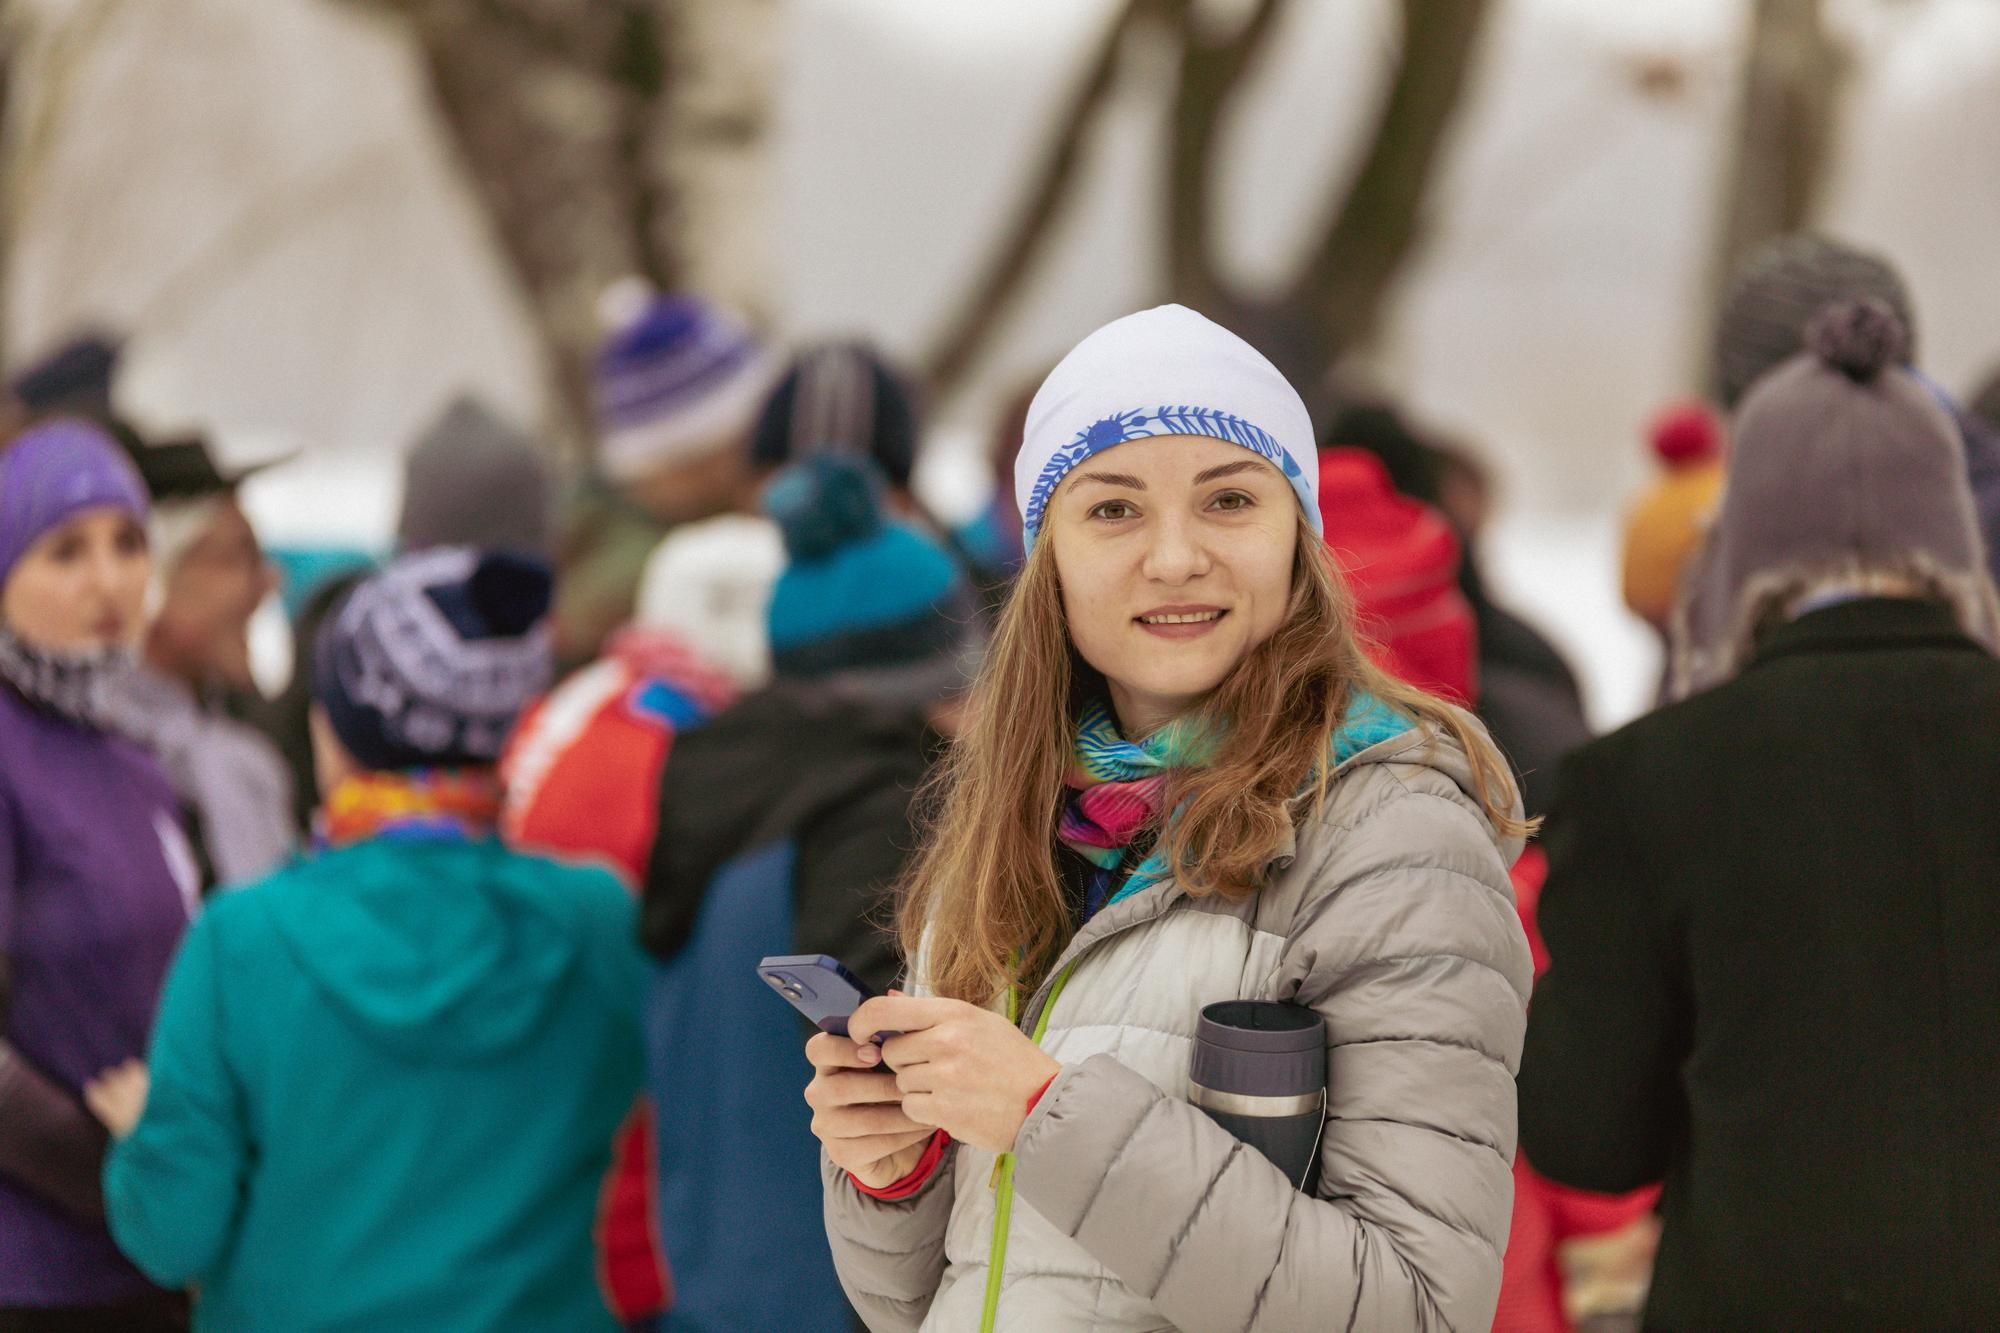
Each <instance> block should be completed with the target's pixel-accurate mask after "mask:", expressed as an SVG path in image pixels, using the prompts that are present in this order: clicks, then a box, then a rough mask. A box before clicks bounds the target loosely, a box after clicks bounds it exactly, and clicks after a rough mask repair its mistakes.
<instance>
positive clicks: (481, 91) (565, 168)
mask: <svg viewBox="0 0 2000 1333" xmlns="http://www.w3.org/2000/svg"><path fill="white" fill-rule="evenodd" d="M354 2H355V3H361V4H369V5H372V6H374V7H375V8H378V9H383V10H387V11H389V12H393V13H398V14H401V15H403V16H404V17H406V18H407V19H408V20H409V21H410V22H411V24H412V27H413V30H414V32H415V34H416V37H417V40H418V43H419V45H420V47H421V49H422V52H423V56H424V59H425V62H426V63H427V65H428V67H429V71H430V83H431V88H432V90H433V93H434V94H435V98H436V104H437V107H438V111H439V114H440V115H441V116H442V118H443V120H444V122H445V124H446V126H447V127H448V128H449V130H450V132H451V137H452V139H453V141H454V142H455V143H456V144H457V146H458V149H459V153H460V156H461V158H462V160H463V162H464V164H465V167H466V171H467V174H468V176H469V177H470V180H471V182H472V185H473V188H474V189H475V190H476V191H477V193H478V195H479V197H480V199H481V201H482V202H483V203H484V205H485V207H484V209H483V210H482V211H483V212H484V214H485V216H486V217H487V219H488V220H489V222H490V224H491V225H492V227H493V229H494V232H495V235H496V238H497V239H498V241H499V244H500V247H501V250H502V252H503V253H504V254H505V255H506V256H507V258H508V259H509V261H510V262H511V266H512V268H513V270H514V272H515V274H516V275H517V276H518V278H519V280H520V283H521V288H522V290H523V293H524V295H525V298H526V303H527V308H528V311H529V314H530V317H531V320H532V322H533V323H534V325H535V326H536V328H537V329H538V330H539V331H540V334H541V341H542V343H543V346H544V347H545V348H546V349H547V350H548V355H549V358H550V365H551V378H552V380H553V382H554V387H555V388H556V390H557V392H556V393H554V394H552V395H551V399H552V401H553V403H554V404H555V410H556V411H557V412H558V413H559V414H560V415H559V418H558V420H557V421H556V422H554V423H553V425H554V426H555V428H556V431H557V434H558V436H559V437H560V438H561V439H563V440H564V441H565V442H567V443H568V444H569V445H570V446H572V447H574V446H576V445H577V444H579V443H580V442H582V441H583V440H584V439H585V438H586V433H587V430H588V425H587V423H588V422H589V420H590V382H591V381H590V367H591V360H592V354H593V352H594V350H595V347H596V345H597V342H598V338H599V324H598V317H597V302H598V298H599V296H600V295H601V294H602V292H603V291H604V289H605V287H606V286H607V285H609V284H610V283H611V282H613V281H614V280H616V279H618V278H620V277H624V276H626V275H629V274H634V273H637V274H640V275H642V276H645V277H647V278H649V279H651V280H653V281H655V282H657V283H661V284H665V283H668V282H671V281H673V279H674V278H675V277H676V276H677V274H676V270H675V263H674V258H673V256H672V255H671V254H670V253H669V252H667V251H666V250H665V249H664V248H663V247H662V246H661V245H660V243H659V242H660V239H661V237H662V236H663V234H664V229H663V228H662V227H661V226H660V225H659V223H658V219H659V217H660V215H661V212H662V209H663V205H662V200H661V198H660V194H659V188H658V185H657V183H656V178H655V176H654V174H653V173H652V172H651V170H650V169H649V165H650V159H651V134H652V125H653V119H654V113H655V107H656V104H657V103H658V102H659V101H660V98H661V90H662V88H663V86H664V83H665V79H664V70H663V64H662V59H661V55H660V33H659V30H658V25H657V22H656V19H655V15H654V11H653V9H652V7H651V5H650V4H648V3H647V0H590V3H588V4H576V3H571V0H354Z"/></svg>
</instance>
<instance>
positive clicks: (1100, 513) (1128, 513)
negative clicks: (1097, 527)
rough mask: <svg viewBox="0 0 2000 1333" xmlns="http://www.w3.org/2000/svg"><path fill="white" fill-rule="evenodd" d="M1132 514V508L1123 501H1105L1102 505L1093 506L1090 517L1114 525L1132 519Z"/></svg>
mask: <svg viewBox="0 0 2000 1333" xmlns="http://www.w3.org/2000/svg"><path fill="white" fill-rule="evenodd" d="M1133 512H1134V511H1133V508H1132V506H1131V505H1129V504H1127V503H1126V502H1125V501H1123V500H1106V501H1105V502H1104V503H1103V504H1100V505H1093V506H1092V507H1091V510H1090V516H1091V517H1092V518H1101V519H1105V520H1107V521H1109V522H1112V523H1116V522H1118V521H1119V520H1121V519H1127V518H1130V517H1132V514H1133Z"/></svg>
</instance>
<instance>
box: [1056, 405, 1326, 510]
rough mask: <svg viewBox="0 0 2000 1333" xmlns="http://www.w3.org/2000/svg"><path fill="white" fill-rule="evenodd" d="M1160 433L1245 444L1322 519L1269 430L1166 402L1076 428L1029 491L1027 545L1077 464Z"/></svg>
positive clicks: (1213, 411)
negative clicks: (1052, 500) (1072, 437)
mask: <svg viewBox="0 0 2000 1333" xmlns="http://www.w3.org/2000/svg"><path fill="white" fill-rule="evenodd" d="M1156 435H1206V436H1209V437H1210V438H1212V439H1217V440H1227V441H1228V442H1229V443H1231V444H1240V445H1242V446H1243V447H1244V448H1246V449H1249V450H1251V451H1252V452H1254V453H1256V454H1257V455H1258V456H1259V457H1260V458H1264V459H1266V460H1268V461H1269V462H1271V463H1272V464H1273V465H1275V466H1276V467H1277V469H1278V471H1279V472H1281V473H1283V474H1284V477H1285V480H1286V481H1288V482H1290V483H1291V484H1292V490H1293V491H1294V492H1295V493H1296V494H1297V495H1298V497H1299V503H1300V504H1301V505H1303V506H1304V507H1305V509H1306V513H1307V516H1308V517H1309V518H1313V519H1315V520H1317V518H1318V517H1319V515H1318V512H1317V507H1316V503H1315V501H1314V499H1313V494H1312V490H1311V487H1310V484H1309V483H1308V481H1307V479H1306V477H1305V474H1304V473H1303V472H1301V471H1300V470H1299V465H1298V463H1297V461H1296V460H1294V459H1293V458H1292V456H1291V454H1289V453H1287V452H1286V451H1285V447H1284V446H1283V445H1281V444H1279V443H1278V441H1277V438H1276V437H1275V436H1273V435H1272V434H1271V433H1270V432H1269V431H1267V430H1265V429H1264V428H1263V427H1261V426H1259V425H1257V424H1256V423H1254V422H1251V421H1246V420H1245V419H1243V418H1242V417H1239V416H1237V415H1236V414H1235V413H1233V412H1224V411H1220V410H1218V409H1216V408H1212V407H1200V406H1195V405H1191V404H1186V403H1183V404H1179V405H1177V406H1175V405H1165V404H1163V405H1161V406H1159V407H1156V408H1153V409H1152V410H1151V411H1148V410H1147V409H1145V408H1143V407H1135V408H1131V409H1129V410H1127V411H1123V412H1114V413H1112V414H1111V415H1110V416H1107V417H1102V418H1100V419H1098V420H1096V421H1093V422H1091V423H1090V425H1088V426H1086V427H1084V428H1083V429H1082V430H1080V431H1078V432H1077V433H1076V438H1075V439H1073V440H1071V441H1070V442H1069V443H1068V444H1066V445H1064V446H1063V447H1062V448H1060V449H1058V450H1056V452H1055V453H1054V454H1053V455H1051V456H1050V458H1049V461H1048V462H1047V463H1046V464H1044V465H1043V467H1042V470H1041V473H1040V475H1039V476H1037V477H1036V478H1035V485H1034V488H1033V489H1032V490H1031V491H1030V492H1029V493H1028V506H1027V511H1026V513H1025V514H1023V516H1022V527H1023V530H1024V531H1025V533H1026V535H1027V540H1028V543H1029V545H1033V544H1034V540H1035V534H1036V533H1037V532H1038V531H1040V529H1041V526H1042V512H1043V510H1045V509H1046V508H1047V507H1048V503H1049V498H1050V497H1051V496H1053V495H1054V494H1055V491H1056V487H1057V486H1059V485H1061V484H1062V479H1063V478H1064V477H1066V476H1068V475H1069V474H1070V471H1071V470H1072V469H1074V468H1075V467H1076V465H1077V464H1079V463H1081V462H1083V461H1084V460H1085V459H1087V458H1089V457H1091V456H1092V455H1094V454H1098V453H1102V452H1103V451H1104V450H1106V449H1109V448H1111V447H1112V446H1113V445H1119V444H1124V443H1125V442H1126V441H1128V440H1142V439H1147V438H1149V437H1152V436H1156Z"/></svg>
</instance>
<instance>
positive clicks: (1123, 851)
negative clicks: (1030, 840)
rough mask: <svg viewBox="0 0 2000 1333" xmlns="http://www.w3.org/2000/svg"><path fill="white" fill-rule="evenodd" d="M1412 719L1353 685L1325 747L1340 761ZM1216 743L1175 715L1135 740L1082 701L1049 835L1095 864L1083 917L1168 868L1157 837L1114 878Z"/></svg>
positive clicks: (1099, 707)
mask: <svg viewBox="0 0 2000 1333" xmlns="http://www.w3.org/2000/svg"><path fill="white" fill-rule="evenodd" d="M1413 725H1414V724H1413V723H1412V722H1411V721H1410V720H1409V719H1408V718H1406V717H1404V716H1403V715H1402V714H1401V713H1399V712H1397V711H1395V710H1394V709H1392V708H1390V707H1389V706H1388V705H1387V704H1385V703H1383V702H1382V701H1381V700H1380V699H1377V698H1376V697H1375V696H1374V695H1372V694H1368V693H1366V692H1365V691H1361V690H1356V691H1355V692H1354V696H1353V698H1351V699H1350V700H1349V701H1348V705H1347V716H1346V719H1345V720H1344V721H1343V722H1342V723H1341V724H1340V729H1339V730H1338V731H1336V732H1334V734H1333V737H1332V741H1331V743H1330V744H1329V746H1328V750H1329V752H1330V755H1331V759H1332V762H1333V764H1334V765H1335V766H1338V765H1340V764H1343V763H1345V762H1347V761H1348V760H1349V759H1352V758H1353V757H1354V756H1355V755H1357V754H1360V753H1361V752H1362V751H1363V750H1365V749H1367V748H1368V747H1369V746H1371V745H1376V744H1379V743H1380V742H1382V741H1386V740H1389V739H1390V738H1392V737H1395V736H1400V735H1401V734H1402V733H1404V732H1405V731H1408V730H1409V729H1410V728H1411V727H1412V726H1413ZM1219 746H1220V737H1218V736H1212V735H1209V734H1207V733H1205V732H1204V731H1203V730H1202V729H1201V727H1200V725H1199V724H1198V722H1197V721H1196V719H1194V718H1179V719H1176V720H1175V721H1173V722H1169V723H1168V724H1167V725H1166V726H1164V727H1161V728H1160V729H1159V730H1158V731H1156V732H1154V733H1153V734H1152V735H1150V736H1148V737H1146V739H1144V740H1142V741H1128V740H1126V739H1125V738H1124V737H1123V736H1121V735H1119V734H1118V723H1117V720H1116V719H1115V718H1113V716H1112V714H1111V708H1110V705H1109V704H1107V703H1105V702H1103V701H1101V700H1100V701H1097V702H1094V703H1091V704H1089V705H1087V706H1086V707H1085V708H1084V710H1083V714H1082V716H1081V717H1079V718H1078V719H1077V728H1076V740H1075V742H1074V745H1073V748H1072V751H1071V755H1070V758H1071V766H1070V771H1069V776H1068V777H1067V778H1066V779H1065V783H1066V785H1067V786H1068V787H1069V788H1070V791H1071V795H1070V797H1069V799H1068V801H1067V802H1066V803H1065V804H1064V806H1063V813H1062V822H1061V823H1060V824H1059V825H1058V826H1057V829H1056V838H1057V840H1058V841H1059V842H1061V843H1062V844H1063V845H1064V846H1066V847H1068V848H1070V849H1071V850H1072V851H1074V852H1076V853H1077V855H1079V856H1081V857H1083V858H1084V859H1085V860H1086V861H1088V862H1090V864H1091V865H1092V866H1094V867H1095V868H1096V869H1095V873H1093V874H1092V875H1091V877H1090V884H1089V885H1088V886H1087V888H1086V891H1085V894H1084V903H1083V919H1084V920H1085V921H1088V920H1089V919H1090V918H1091V917H1093V916H1095V915H1096V914H1097V912H1098V911H1099V909H1101V908H1104V907H1108V906H1110V905H1111V904H1112V903H1115V902H1121V901H1123V900H1124V899H1126V898H1129V897H1131V896H1132V895H1133V894H1135V893H1140V892H1142V891H1144V890H1146V889H1149V888H1151V887H1152V886H1153V885H1155V884H1158V883H1160V882H1161V881H1162V880H1165V879H1167V878H1169V877H1170V876H1171V875H1172V867H1171V866H1169V865H1168V863H1167V853H1166V850H1165V849H1164V848H1162V847H1161V846H1159V843H1158V838H1157V836H1156V837H1154V838H1153V839H1152V843H1153V846H1152V850H1151V851H1150V852H1149V853H1147V855H1146V856H1145V857H1143V858H1142V859H1141V860H1140V861H1139V863H1138V864H1137V865H1136V866H1134V867H1133V868H1132V869H1131V871H1130V872H1129V873H1124V874H1122V879H1123V882H1122V883H1121V882H1120V879H1121V872H1123V871H1124V867H1125V862H1126V860H1127V859H1128V858H1129V857H1130V856H1131V854H1132V851H1133V849H1134V847H1135V845H1137V844H1138V843H1140V842H1142V841H1144V838H1143V835H1145V834H1147V833H1149V832H1150V833H1152V834H1155V835H1157V834H1158V833H1159V831H1160V824H1161V820H1160V815H1161V811H1162V808H1163V807H1164V806H1165V804H1166V792H1167V784H1168V781H1169V779H1170V778H1171V777H1172V775H1173V773H1174V772H1175V771H1176V770H1178V769H1187V768H1200V767H1202V766H1204V765H1206V764H1207V763H1208V762H1209V761H1210V760H1211V759H1213V758H1214V757H1215V752H1216V750H1217V749H1218V748H1219Z"/></svg>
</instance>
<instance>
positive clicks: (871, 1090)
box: [806, 1032, 936, 1190]
mask: <svg viewBox="0 0 2000 1333" xmlns="http://www.w3.org/2000/svg"><path fill="white" fill-rule="evenodd" d="M864 1052H865V1055H864ZM806 1059H808V1060H810V1061H812V1064H813V1078H812V1082H810V1083H808V1084H806V1105H808V1106H810V1107H812V1109H813V1119H812V1132H813V1133H814V1135H816V1136H817V1137H818V1139H819V1141H820V1142H821V1143H823V1144H825V1145H826V1155H827V1156H828V1157H829V1158H831V1159H832V1160H833V1164H834V1165H835V1166H838V1167H840V1168H842V1169H843V1170H846V1171H850V1172H852V1173H853V1174H854V1178H855V1179H856V1180H858V1181H860V1182H861V1183H862V1184H864V1185H866V1186H868V1188H870V1189H878V1190H879V1189H886V1188H888V1187H889V1186H890V1185H893V1184H895V1183H896V1182H897V1181H899V1180H901V1179H902V1178H903V1177H904V1176H907V1175H909V1174H910V1172H911V1171H913V1170H915V1169H916V1165H917V1162H918V1160H919V1159H920V1158H921V1157H922V1156H923V1155H924V1145H925V1144H926V1143H928V1142H930V1140H931V1136H932V1135H933V1134H934V1133H935V1132H936V1131H934V1130H933V1129H932V1128H931V1127H930V1126H928V1125H920V1124H918V1123H916V1122H915V1121H914V1120H911V1119H910V1118H909V1117H908V1116H907V1115H905V1114H904V1113H903V1108H902V1105H901V1102H902V1099H903V1095H902V1093H900V1092H899V1091H897V1089H896V1076H895V1075H893V1074H889V1073H885V1072H883V1071H882V1070H881V1068H880V1065H881V1063H882V1054H881V1052H880V1051H879V1050H878V1049H876V1048H875V1047H873V1046H867V1047H864V1046H862V1045H861V1044H860V1043H859V1042H854V1041H849V1040H848V1039H847V1038H846V1037H836V1036H834V1035H833V1034H832V1033H828V1032H822V1033H820V1034H819V1035H817V1036H815V1037H814V1038H813V1039H812V1040H811V1041H809V1042H807V1043H806Z"/></svg>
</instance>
